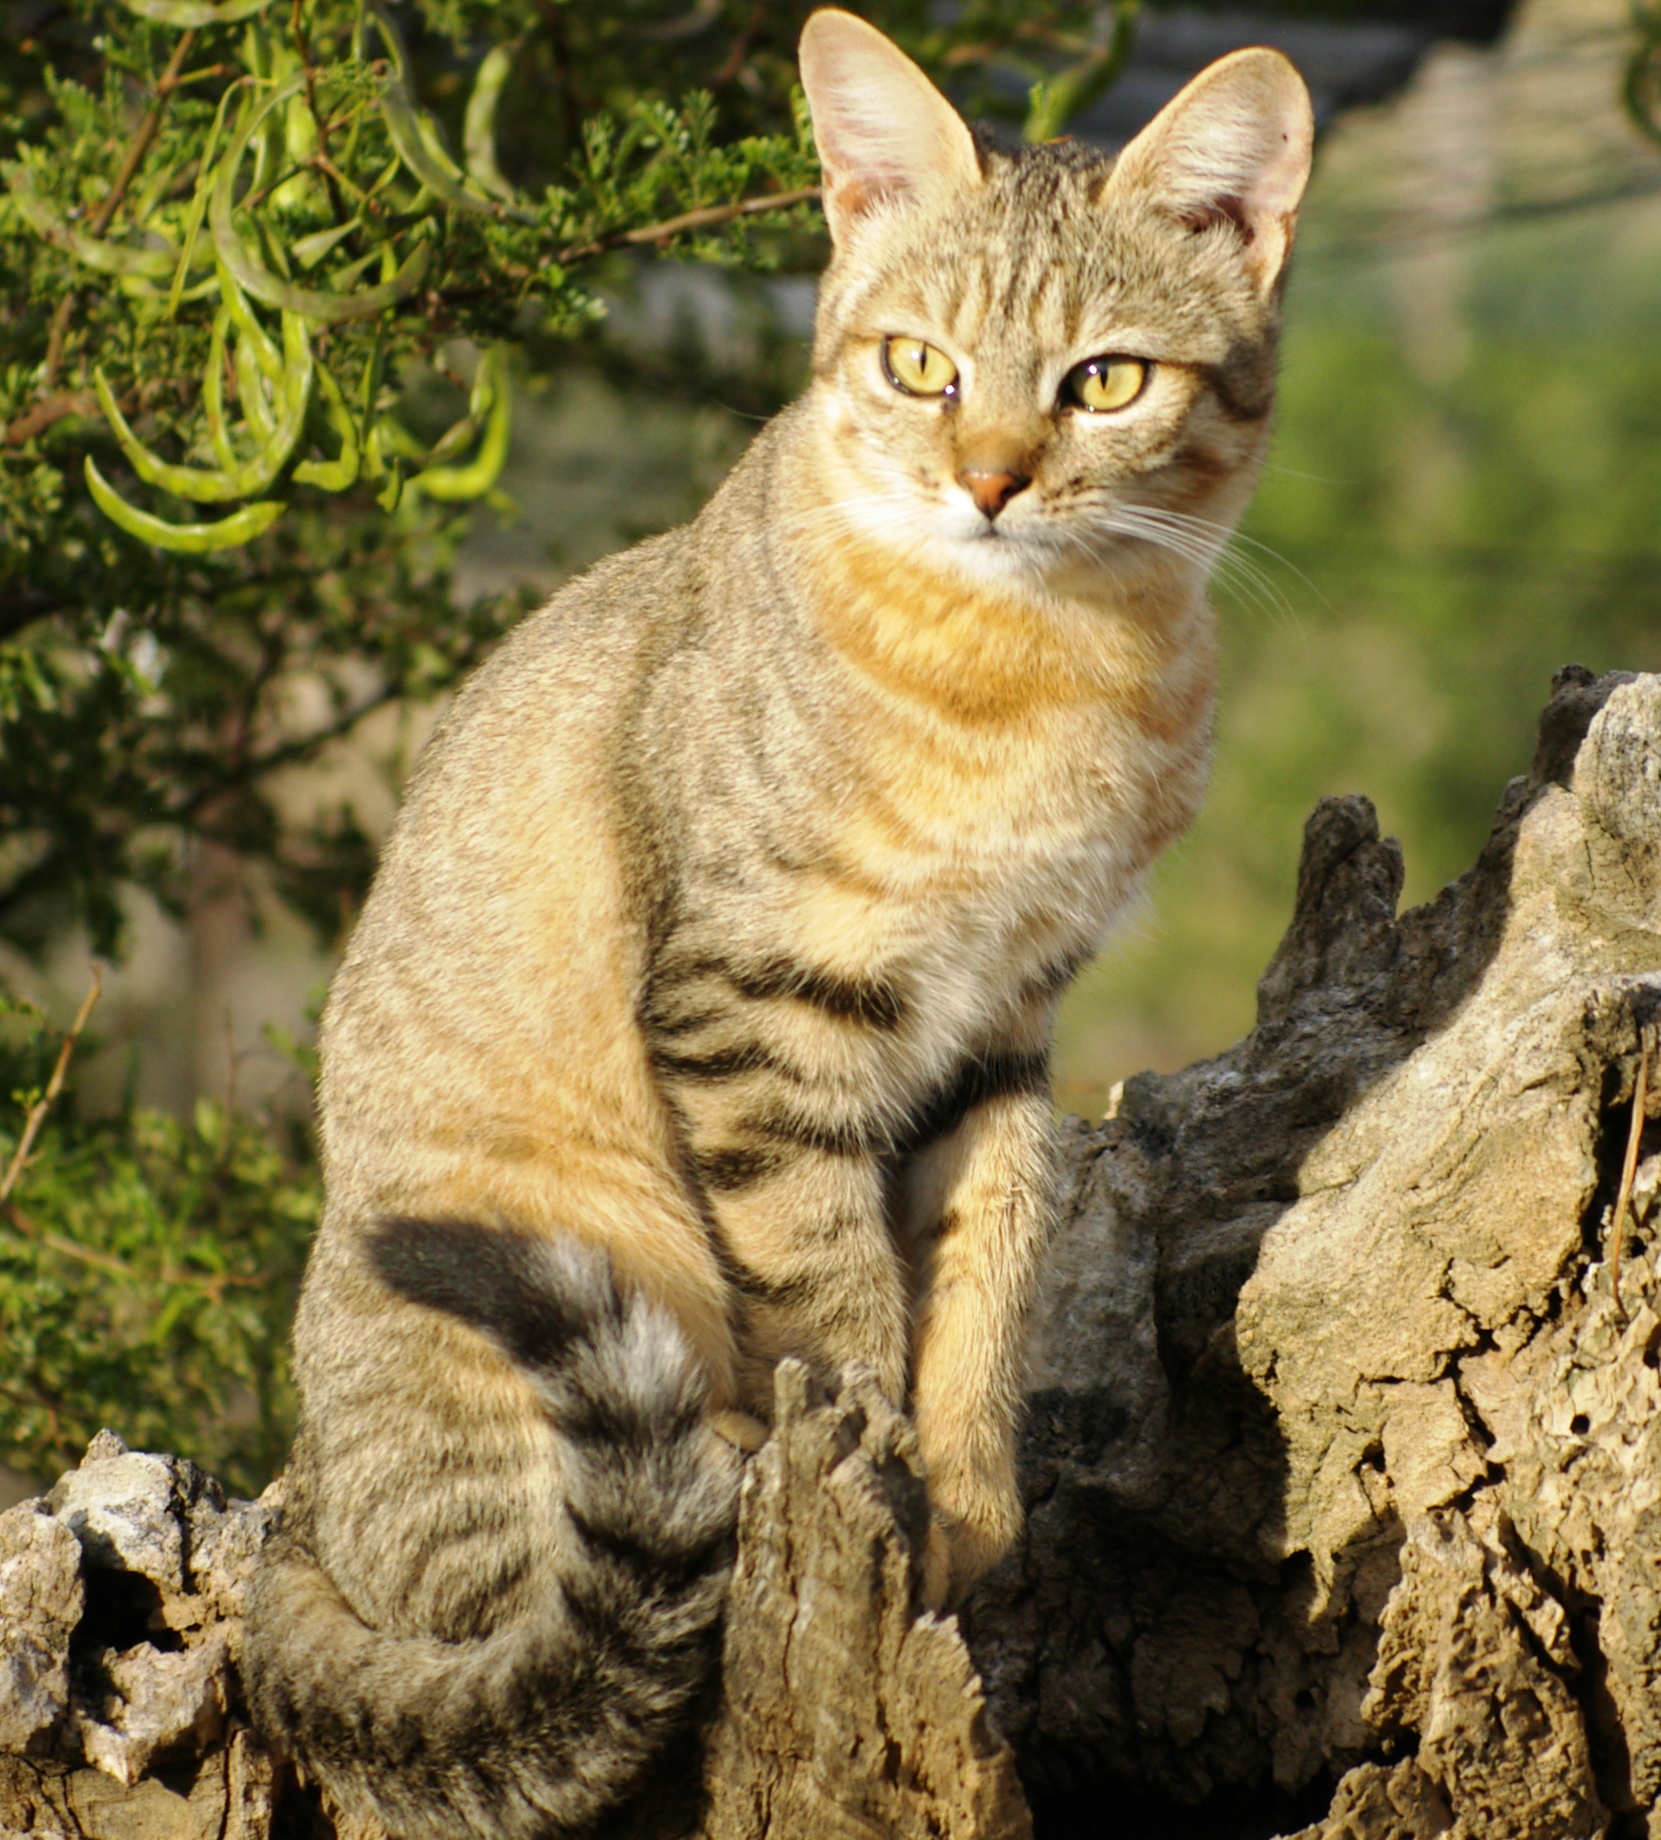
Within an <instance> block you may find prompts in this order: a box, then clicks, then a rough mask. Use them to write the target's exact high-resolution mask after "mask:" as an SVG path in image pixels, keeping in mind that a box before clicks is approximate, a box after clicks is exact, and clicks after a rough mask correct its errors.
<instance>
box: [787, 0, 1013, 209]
mask: <svg viewBox="0 0 1661 1840" xmlns="http://www.w3.org/2000/svg"><path fill="white" fill-rule="evenodd" d="M801 70H802V88H803V89H804V90H806V92H807V104H808V108H809V109H810V111H811V112H812V115H813V138H814V141H815V143H816V144H817V145H818V148H819V163H820V165H821V166H823V168H824V171H825V216H826V217H827V219H829V221H830V229H831V235H832V237H833V238H835V240H836V241H837V242H838V243H841V242H844V241H846V239H847V236H848V233H849V232H850V231H851V230H852V229H853V227H854V225H855V224H856V223H857V222H858V220H859V219H860V218H861V217H862V216H864V215H865V214H866V212H868V211H870V210H872V209H873V208H875V207H876V206H878V205H880V204H883V203H886V202H890V201H894V202H910V201H918V202H921V201H924V200H929V199H934V198H938V197H943V196H945V195H947V194H949V193H950V192H952V191H955V190H956V189H957V188H959V187H960V186H965V185H979V184H980V161H979V159H978V158H977V157H976V155H975V143H974V141H973V140H972V139H971V138H970V135H969V130H968V129H967V128H966V127H965V126H964V125H963V118H962V117H961V116H960V115H959V114H958V112H957V110H956V109H954V108H953V107H952V105H951V104H950V103H949V102H948V101H947V100H946V98H945V97H944V96H942V95H941V93H940V92H939V90H937V89H936V88H935V87H934V85H933V84H932V83H931V82H930V81H929V80H928V78H927V77H925V76H924V75H923V73H922V71H920V70H919V69H918V68H917V66H916V65H915V64H914V63H912V61H911V59H910V58H908V57H907V56H906V54H905V53H904V52H903V51H902V50H901V49H900V48H899V46H898V45H896V44H894V43H893V42H892V41H891V40H889V39H887V38H884V37H883V35H882V33H880V32H879V31H878V30H877V29H876V27H875V26H870V25H867V24H866V23H865V21H864V20H863V19H856V18H855V17H854V15H853V14H852V13H844V12H843V11H841V9H840V8H838V7H832V6H825V7H821V8H820V9H819V10H818V12H816V13H814V14H812V15H811V17H810V18H809V19H808V22H807V24H806V25H805V26H804V27H803V28H802V46H801Z"/></svg>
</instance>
